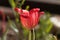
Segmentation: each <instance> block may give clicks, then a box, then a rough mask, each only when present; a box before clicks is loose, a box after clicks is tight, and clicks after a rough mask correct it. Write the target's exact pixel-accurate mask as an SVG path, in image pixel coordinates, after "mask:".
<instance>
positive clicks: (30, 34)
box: [29, 29, 36, 40]
mask: <svg viewBox="0 0 60 40" xmlns="http://www.w3.org/2000/svg"><path fill="white" fill-rule="evenodd" d="M29 40H36V39H35V30H34V29H33V30H30V31H29Z"/></svg>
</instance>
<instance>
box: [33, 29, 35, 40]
mask: <svg viewBox="0 0 60 40" xmlns="http://www.w3.org/2000/svg"><path fill="white" fill-rule="evenodd" d="M33 40H35V30H34V28H33Z"/></svg>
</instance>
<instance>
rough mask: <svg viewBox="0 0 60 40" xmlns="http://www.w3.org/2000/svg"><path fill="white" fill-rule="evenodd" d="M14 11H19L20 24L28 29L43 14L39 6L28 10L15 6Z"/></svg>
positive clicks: (34, 24)
mask: <svg viewBox="0 0 60 40" xmlns="http://www.w3.org/2000/svg"><path fill="white" fill-rule="evenodd" d="M15 11H16V12H18V13H19V15H20V19H21V23H22V25H23V26H24V27H25V28H27V29H29V30H31V29H33V28H34V27H35V26H36V25H37V24H38V21H39V18H40V16H41V15H43V14H44V12H40V9H39V8H35V9H32V10H30V11H27V10H22V9H19V8H15Z"/></svg>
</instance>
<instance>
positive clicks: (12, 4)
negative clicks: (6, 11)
mask: <svg viewBox="0 0 60 40" xmlns="http://www.w3.org/2000/svg"><path fill="white" fill-rule="evenodd" d="M9 3H10V5H11V6H12V8H15V7H16V4H15V2H14V0H9Z"/></svg>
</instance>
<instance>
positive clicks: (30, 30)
mask: <svg viewBox="0 0 60 40" xmlns="http://www.w3.org/2000/svg"><path fill="white" fill-rule="evenodd" d="M31 36H32V34H31V30H30V31H29V40H31Z"/></svg>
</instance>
